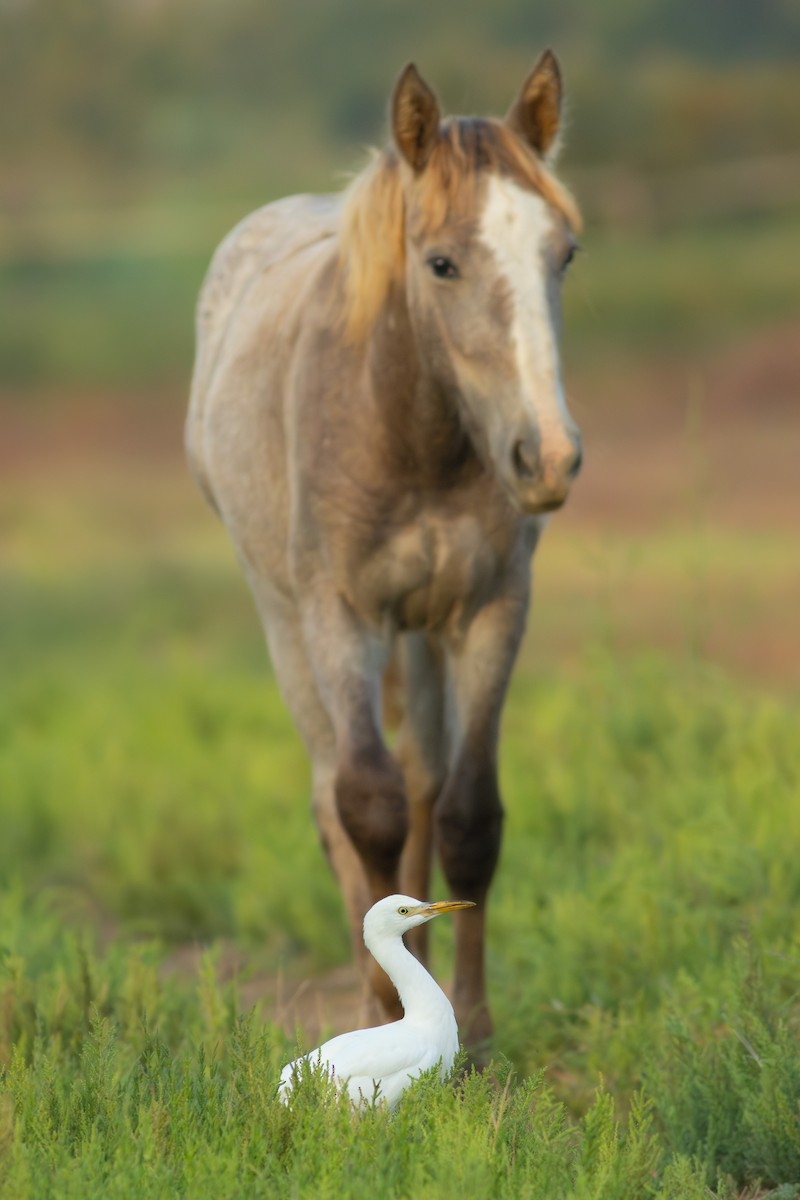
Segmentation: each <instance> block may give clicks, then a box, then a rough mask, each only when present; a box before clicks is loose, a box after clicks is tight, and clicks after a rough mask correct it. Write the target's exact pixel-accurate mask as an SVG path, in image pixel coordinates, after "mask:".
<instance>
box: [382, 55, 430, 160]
mask: <svg viewBox="0 0 800 1200" xmlns="http://www.w3.org/2000/svg"><path fill="white" fill-rule="evenodd" d="M438 130H439V104H438V101H437V99H436V97H435V96H434V94H433V92H432V91H431V89H430V88H429V87H428V85H427V83H426V82H425V80H424V79H423V78H422V76H421V75H420V73H419V71H418V70H417V68H416V67H415V66H414V64H413V63H409V64H408V66H407V67H406V68H405V69H404V70H403V72H402V74H401V75H400V78H399V79H398V81H397V83H396V84H395V86H394V92H393V94H392V135H393V137H394V140H395V144H396V146H397V149H398V150H399V151H400V153H401V154H402V156H403V158H404V159H405V160H406V162H407V163H409V164H410V165H411V166H412V167H413V168H414V170H415V171H421V170H422V168H423V167H424V166H425V164H426V163H427V161H428V159H429V158H430V156H431V151H432V150H433V147H434V145H435V143H436V135H437V133H438Z"/></svg>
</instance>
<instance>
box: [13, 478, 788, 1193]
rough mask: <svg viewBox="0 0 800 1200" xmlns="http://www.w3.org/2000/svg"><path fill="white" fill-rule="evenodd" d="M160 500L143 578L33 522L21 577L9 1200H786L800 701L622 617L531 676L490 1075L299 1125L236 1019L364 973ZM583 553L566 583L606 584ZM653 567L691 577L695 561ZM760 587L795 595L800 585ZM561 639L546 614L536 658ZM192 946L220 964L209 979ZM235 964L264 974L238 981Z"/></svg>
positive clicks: (276, 1040) (251, 1035)
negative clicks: (287, 992)
mask: <svg viewBox="0 0 800 1200" xmlns="http://www.w3.org/2000/svg"><path fill="white" fill-rule="evenodd" d="M115 486H117V487H119V481H118V482H117V484H116V485H115ZM163 502H164V497H163V495H159V493H158V490H157V489H156V490H155V491H153V492H152V493H151V496H150V503H151V504H152V506H153V511H152V512H149V509H147V511H145V509H146V508H147V506H143V505H142V503H141V500H140V502H139V509H138V510H137V512H136V521H137V522H138V529H139V535H140V537H141V538H142V539H143V541H142V545H144V544H145V543H146V542H147V544H149V545H150V549H149V551H148V557H147V558H146V559H145V560H143V561H140V562H139V564H138V565H137V564H136V563H135V562H134V561H133V560H132V559H131V558H130V550H129V548H128V549H126V548H125V546H123V547H122V548H121V547H120V546H116V547H111V546H107V545H106V534H105V533H104V532H103V530H104V522H105V521H110V524H111V525H116V527H117V528H122V525H121V523H120V513H119V512H117V513H116V514H112V516H111V517H109V514H108V511H107V510H108V507H109V506H108V505H106V504H104V503H100V504H98V506H97V511H96V512H95V514H94V516H93V517H92V518H91V521H89V519H88V518H86V516H85V514H84V515H82V516H81V517H80V518H79V519H76V521H75V523H74V525H72V524H70V520H69V517H68V510H69V504H68V505H67V506H66V509H67V512H66V513H65V512H64V511H60V510H59V506H58V505H55V504H54V503H53V501H52V500H51V501H46V500H43V499H42V498H41V497H39V500H38V504H39V512H38V515H37V511H36V506H35V505H31V506H29V507H28V513H29V516H28V523H29V524H28V528H27V531H26V532H27V535H28V536H26V537H23V538H21V539H20V542H19V545H18V547H17V550H16V551H15V552H12V554H11V555H10V558H9V564H10V565H9V569H8V570H7V574H6V578H5V579H4V586H3V589H2V599H1V600H0V605H1V606H2V612H1V613H0V616H2V620H1V621H0V631H2V632H1V633H0V636H1V637H2V654H3V661H4V663H5V664H6V675H5V686H4V689H3V693H2V700H1V701H0V794H2V796H3V810H4V823H3V838H2V839H0V879H2V880H3V887H2V894H0V929H2V936H1V937H0V946H1V948H0V1063H2V1069H3V1074H2V1081H1V1082H0V1180H2V1181H3V1182H2V1183H0V1188H1V1187H3V1185H4V1186H5V1192H4V1195H8V1196H9V1197H17V1196H19V1197H27V1196H31V1197H34V1196H76V1197H77V1196H80V1197H87V1198H89V1197H92V1196H94V1195H99V1194H100V1192H102V1193H103V1194H104V1195H107V1196H120V1197H122V1196H128V1195H131V1196H133V1195H137V1196H150V1195H152V1196H157V1195H176V1194H185V1195H196V1194H198V1190H202V1194H203V1195H207V1196H209V1197H216V1196H219V1197H224V1196H237V1195H241V1194H242V1192H243V1191H244V1192H246V1194H248V1195H253V1196H259V1195H264V1196H267V1195H269V1196H281V1195H285V1196H306V1195H307V1196H312V1195H313V1196H318V1195H334V1194H335V1195H342V1196H356V1195H359V1194H362V1192H363V1191H364V1190H366V1189H367V1188H369V1189H370V1190H371V1191H372V1192H374V1193H376V1194H382V1195H408V1196H414V1195H419V1194H423V1193H424V1194H425V1195H426V1196H432V1197H436V1196H442V1197H449V1196H452V1195H454V1194H456V1193H458V1192H460V1193H462V1194H463V1193H464V1192H465V1191H468V1192H469V1194H470V1195H476V1196H478V1195H485V1196H489V1195H501V1196H502V1195H508V1196H531V1197H542V1198H543V1200H552V1198H554V1197H559V1196H563V1197H576V1198H577V1197H590V1196H596V1197H598V1198H601V1197H602V1198H603V1200H606V1198H607V1197H616V1196H619V1197H625V1198H626V1200H628V1198H630V1197H637V1196H664V1197H667V1196H669V1197H674V1198H675V1200H687V1198H691V1197H694V1196H696V1197H698V1200H699V1198H700V1197H709V1196H711V1195H713V1196H717V1197H726V1198H728V1200H732V1198H733V1197H735V1196H738V1195H739V1193H740V1190H741V1189H742V1188H743V1187H746V1186H754V1185H755V1183H756V1181H760V1183H761V1185H762V1186H763V1187H764V1188H779V1189H781V1190H779V1191H778V1192H776V1193H775V1195H776V1196H778V1195H779V1196H781V1197H782V1198H783V1200H788V1198H789V1197H792V1196H795V1195H796V1194H797V1193H796V1189H795V1188H794V1187H793V1186H790V1185H794V1184H795V1183H796V1181H797V1180H798V1179H800V1127H799V1126H798V1106H799V1105H800V1055H798V1050H797V1037H798V1024H799V1023H800V1007H798V1002H797V995H798V984H797V981H798V962H800V916H798V914H800V905H799V904H798V899H800V873H798V869H797V854H796V847H797V844H798V840H800V812H798V808H797V805H796V803H795V800H796V796H797V793H798V784H799V783H800V779H799V778H798V775H799V774H800V772H799V771H798V761H797V754H796V730H797V720H798V716H799V715H800V713H798V708H797V704H796V702H795V701H793V700H791V699H790V698H786V697H784V698H783V699H782V700H778V699H773V698H770V697H769V696H768V695H763V694H759V693H757V692H755V691H754V690H752V689H750V688H748V687H747V686H745V685H744V684H742V683H741V682H739V683H737V682H735V681H734V680H732V679H731V678H728V677H723V676H720V675H718V674H717V673H715V672H713V671H712V670H711V669H710V668H708V667H707V666H705V665H704V664H703V663H702V661H701V660H700V659H698V657H697V654H696V652H695V648H694V643H693V641H692V638H691V637H690V636H689V635H688V634H687V638H686V649H685V651H684V652H683V653H679V654H676V655H675V656H674V657H673V658H672V659H671V660H665V659H663V658H659V657H654V656H647V655H643V654H642V653H641V652H638V651H636V652H633V653H627V654H626V653H622V654H620V653H619V652H618V651H617V650H616V648H615V647H614V644H613V643H614V636H615V635H614V631H613V629H610V628H608V627H607V624H606V623H604V622H605V621H606V617H607V618H608V620H613V619H614V618H613V614H606V617H603V616H602V614H601V615H600V616H599V617H598V618H597V623H596V625H595V629H594V633H593V634H591V636H590V637H589V640H588V642H586V643H585V644H584V648H583V651H582V654H581V655H580V657H579V659H578V660H577V661H576V662H575V663H574V665H573V666H572V668H571V669H570V670H567V671H565V670H564V667H563V664H560V665H559V666H558V668H557V669H553V668H551V667H548V666H547V665H546V664H547V658H546V656H545V665H542V663H541V662H539V663H538V664H537V665H536V666H535V667H534V666H533V658H534V657H535V656H532V655H527V656H526V657H525V659H524V660H523V663H522V668H521V670H520V672H519V673H518V675H517V677H516V681H515V684H514V688H513V692H512V696H511V700H510V704H509V708H508V711H507V719H506V724H505V734H504V742H503V777H504V787H505V795H506V799H507V806H508V817H507V837H506V842H505V848H504V852H503V861H502V864H501V869H500V873H499V876H498V880H497V886H496V888H495V891H494V894H493V902H492V908H491V934H490V959H489V977H490V982H491V994H492V1001H493V1006H494V1011H495V1016H496V1020H497V1030H498V1032H497V1038H496V1044H495V1054H496V1064H497V1065H496V1070H495V1072H494V1074H493V1075H492V1076H490V1077H488V1078H481V1077H475V1076H468V1077H467V1078H466V1079H465V1080H463V1081H461V1082H458V1083H456V1084H455V1086H454V1089H450V1088H445V1089H440V1088H439V1087H438V1086H436V1085H433V1084H431V1083H425V1084H422V1085H420V1087H419V1089H418V1090H417V1091H415V1093H414V1094H413V1095H411V1096H409V1097H408V1099H407V1101H406V1102H405V1103H404V1104H403V1106H402V1109H401V1111H400V1112H399V1114H398V1115H397V1116H396V1117H395V1118H393V1119H389V1118H388V1117H387V1116H386V1115H385V1114H383V1113H380V1112H378V1113H374V1114H369V1115H367V1116H366V1117H365V1118H363V1119H362V1120H361V1121H359V1122H358V1123H357V1124H354V1122H353V1121H352V1119H351V1117H350V1115H349V1113H348V1112H347V1110H346V1108H343V1107H342V1106H337V1105H335V1104H334V1105H330V1104H322V1103H321V1101H320V1098H319V1095H318V1092H317V1091H315V1090H314V1087H313V1085H311V1084H310V1085H309V1092H308V1094H307V1095H305V1096H304V1097H303V1099H302V1102H299V1103H298V1105H297V1107H296V1108H295V1109H294V1110H293V1111H291V1112H289V1111H286V1110H284V1109H283V1108H282V1107H280V1106H278V1105H277V1104H276V1103H275V1101H274V1098H273V1092H274V1085H275V1080H276V1077H277V1076H276V1073H277V1070H278V1068H279V1066H280V1064H281V1063H282V1062H283V1061H286V1058H287V1057H288V1056H289V1055H290V1053H291V1052H292V1050H293V1044H292V1043H291V1042H290V1041H289V1040H288V1039H287V1038H286V1036H285V1034H284V1033H283V1032H282V1031H281V1030H280V1029H278V1028H277V1027H276V1026H275V1025H273V1024H272V1023H270V1022H267V1023H264V1022H265V1018H266V1017H274V1010H273V1009H272V1008H271V1007H268V1008H266V1009H263V1010H257V1011H256V1012H255V1013H250V1012H249V1011H248V1010H247V1008H246V1006H243V1003H242V1001H241V999H240V989H243V988H244V987H245V986H246V984H247V982H248V980H250V979H256V980H257V979H259V978H261V977H266V976H268V975H272V974H274V972H275V970H276V968H280V970H281V972H283V973H285V975H286V976H287V977H288V978H292V979H300V978H303V977H304V976H307V975H309V974H312V973H314V972H317V971H319V970H320V969H323V968H325V967H326V966H329V965H332V964H334V963H337V962H343V961H346V960H347V958H348V955H349V950H348V939H347V934H346V930H345V926H344V919H343V914H342V910H341V903H340V900H339V897H338V894H337V891H336V888H335V886H334V883H333V881H332V879H331V878H330V876H329V874H328V871H327V868H326V867H325V865H324V861H323V857H322V854H321V851H320V850H319V848H318V846H317V843H316V838H315V834H314V831H313V826H312V821H311V819H310V816H309V813H308V806H307V801H306V792H307V786H308V768H307V764H306V761H305V757H304V754H303V751H302V748H301V746H300V744H299V742H298V740H297V738H296V735H295V734H294V733H293V731H292V728H291V724H290V721H289V719H288V717H287V715H286V713H285V710H284V709H283V706H282V703H281V701H280V698H279V696H278V694H277V690H276V688H275V686H274V683H272V682H271V679H270V675H269V669H268V666H267V664H266V656H265V652H264V649H263V646H262V642H261V636H260V631H259V629H258V625H257V622H256V620H255V617H254V615H253V613H252V611H251V609H250V605H249V602H248V598H247V596H246V593H245V589H244V585H243V583H242V581H241V580H240V578H239V575H238V572H236V570H235V568H234V566H233V565H232V563H231V562H230V558H229V557H228V555H227V552H226V551H225V548H224V543H223V541H222V536H221V534H220V535H219V539H218V540H217V541H215V540H214V539H213V537H212V538H211V539H210V540H209V539H206V540H204V541H198V540H196V539H195V540H193V538H192V537H191V536H190V535H191V521H190V523H189V525H186V526H181V524H180V521H181V516H180V505H174V506H173V510H172V511H174V512H176V513H177V514H178V516H177V522H178V523H177V525H176V529H175V530H174V531H173V535H169V533H168V536H167V540H166V541H163V540H162V541H161V542H159V541H158V540H156V541H155V543H152V542H150V541H149V537H150V530H151V529H152V530H154V531H155V530H157V529H158V528H159V519H158V511H162V509H163ZM60 507H61V509H63V505H62V506H60ZM123 510H124V504H123V503H121V507H120V511H123ZM47 511H50V513H51V515H50V517H49V518H47V520H49V521H50V527H49V533H48V532H47V530H46V529H44V530H43V528H42V525H41V522H42V521H44V520H45V517H44V516H43V514H44V513H46V512H47ZM193 511H194V510H193ZM56 514H57V515H56ZM8 515H9V514H8V512H6V513H5V517H6V518H7V517H8ZM195 515H196V514H195ZM184 519H185V514H184ZM203 519H204V520H207V519H208V518H207V517H206V514H204V513H203ZM54 521H55V522H57V524H55V525H54V524H53V522H54ZM87 526H88V529H87ZM81 528H82V529H83V542H82V543H81V541H80V540H79V539H76V538H74V537H73V536H72V531H73V530H75V529H81ZM205 528H206V526H205V525H204V529H205ZM56 530H59V531H60V532H59V533H58V536H57V537H56V536H55V531H56ZM207 532H210V530H207ZM128 536H130V530H128ZM161 536H162V539H163V537H164V534H163V530H162V534H161ZM169 536H174V537H175V539H176V542H178V543H179V544H180V545H181V546H182V547H183V551H182V553H178V552H177V551H176V549H175V546H174V545H173V544H171V543H170V541H169ZM743 536H744V535H743ZM48 539H49V541H48ZM47 544H52V547H53V551H54V552H53V553H52V554H50V555H49V556H48V557H47V559H46V560H45V557H44V555H43V549H44V547H45V546H46V545H47ZM554 544H555V543H554ZM128 545H130V543H128ZM570 545H571V544H570V542H569V539H567V540H566V541H564V540H563V539H562V541H561V542H560V543H559V547H560V548H559V549H558V556H557V558H556V559H555V560H554V561H555V562H557V563H558V564H559V571H560V572H561V573H562V574H563V572H564V571H566V572H567V574H568V575H569V573H570V571H579V569H580V568H579V564H580V563H581V561H582V560H583V559H584V557H585V547H584V546H582V545H581V544H580V543H575V544H574V545H572V548H571V549H570ZM56 546H58V547H59V549H58V550H56ZM737 546H738V549H735V548H732V547H731V546H728V548H727V550H725V551H724V553H723V552H722V551H721V557H720V563H719V564H716V566H715V564H713V563H712V564H711V565H712V568H713V569H717V568H719V569H734V567H735V562H738V561H740V560H741V559H742V558H743V556H744V554H745V549H744V548H743V546H742V545H741V544H739V543H737ZM723 549H724V548H723ZM753 549H754V550H756V549H757V547H756V546H754V547H753ZM632 553H633V552H632ZM648 553H649V554H650V556H651V558H652V560H653V561H652V562H651V563H649V565H648V571H649V572H650V573H651V574H654V577H660V578H661V579H662V581H664V584H663V586H668V584H669V580H671V579H677V580H679V581H680V580H683V578H684V577H683V573H682V571H681V570H680V569H679V560H680V559H681V556H682V555H684V553H685V547H684V548H682V544H681V543H679V542H678V543H676V544H675V545H674V546H671V544H670V542H669V541H668V540H666V539H665V540H664V541H663V542H662V543H660V545H659V546H656V545H653V544H651V545H650V547H649V551H648ZM676 556H677V557H676ZM729 559H730V560H731V561H730V563H729V564H728V568H726V567H725V564H726V562H728V560H729ZM758 561H759V562H760V563H761V570H762V571H763V572H766V573H767V574H768V575H769V573H770V572H773V573H774V572H776V571H777V572H778V575H780V572H781V571H782V569H783V565H782V564H783V562H784V561H785V555H784V554H782V553H781V552H780V551H779V550H778V549H776V548H774V552H771V554H759V556H758ZM148 563H149V565H146V564H148ZM778 575H776V576H775V578H776V579H777V578H778ZM673 586H674V584H673ZM557 608H558V605H557V603H556V602H555V601H554V600H553V599H552V598H551V599H550V600H548V597H547V593H546V592H545V595H544V597H543V599H542V605H541V607H540V614H539V618H540V619H539V621H537V622H536V623H535V625H534V640H536V639H537V638H539V637H541V638H543V639H544V640H546V639H547V637H548V636H549V635H550V634H549V632H548V631H553V630H555V631H557V629H558V622H559V621H562V620H563V613H561V612H558V611H556V609H557ZM579 615H580V614H579ZM580 623H582V624H584V623H585V622H584V621H583V618H581V622H580ZM441 886H442V885H441V881H440V882H439V887H441ZM435 933H436V937H435V941H434V953H435V969H436V971H437V973H438V974H440V975H441V976H444V977H446V975H447V973H448V970H449V967H448V962H449V951H450V942H449V937H448V933H447V931H446V930H441V929H438V930H435ZM187 941H190V942H191V941H194V942H199V943H200V944H201V945H204V946H206V947H207V948H208V949H207V953H206V955H205V957H204V959H203V963H202V966H201V968H200V970H199V973H197V974H195V973H194V972H193V971H191V970H189V969H188V968H183V969H181V968H180V967H179V965H178V963H179V961H180V955H179V954H178V951H179V950H180V948H181V947H182V946H183V945H185V944H186V942H187ZM231 947H235V948H236V951H237V954H238V956H239V957H240V959H241V960H242V961H243V962H244V963H246V966H245V967H242V968H241V969H240V971H239V975H238V978H237V979H236V980H235V981H234V982H232V983H230V984H225V985H223V984H221V983H220V982H218V964H219V962H220V955H221V954H222V953H223V952H225V951H226V950H229V949H230V948H231ZM176 955H177V957H176ZM268 990H269V989H267V991H268ZM265 994H266V993H265ZM300 1037H301V1040H302V1038H303V1034H302V1031H301V1033H300ZM506 1060H508V1061H509V1062H511V1063H513V1064H514V1067H515V1072H514V1073H513V1074H509V1066H508V1063H507V1062H506ZM504 1064H505V1065H504ZM201 1181H202V1182H201ZM709 1189H710V1190H709Z"/></svg>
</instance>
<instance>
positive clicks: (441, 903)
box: [420, 900, 475, 917]
mask: <svg viewBox="0 0 800 1200" xmlns="http://www.w3.org/2000/svg"><path fill="white" fill-rule="evenodd" d="M474 907H475V901H474V900H436V901H435V902H434V903H433V904H423V905H422V907H421V908H420V912H421V913H422V915H423V916H426V917H438V916H441V914H442V913H446V912H455V911H456V909H457V908H474Z"/></svg>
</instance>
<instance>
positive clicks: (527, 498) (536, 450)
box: [504, 430, 583, 513]
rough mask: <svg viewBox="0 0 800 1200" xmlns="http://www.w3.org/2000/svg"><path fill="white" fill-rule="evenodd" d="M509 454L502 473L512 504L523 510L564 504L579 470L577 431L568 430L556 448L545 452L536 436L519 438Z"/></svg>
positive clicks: (543, 509) (580, 457) (549, 509)
mask: <svg viewBox="0 0 800 1200" xmlns="http://www.w3.org/2000/svg"><path fill="white" fill-rule="evenodd" d="M509 457H510V464H509V465H508V467H507V469H506V471H505V472H504V476H505V483H506V490H507V491H508V493H509V495H510V497H511V500H512V503H513V504H514V507H515V508H518V509H519V510H520V511H521V512H525V513H544V512H552V511H553V510H554V509H556V508H560V507H561V505H562V504H563V503H564V501H565V500H566V498H567V496H568V495H569V490H570V487H571V485H572V481H573V479H574V478H575V476H576V475H577V474H578V472H579V471H580V469H581V464H582V462H583V448H582V446H581V439H580V434H579V433H578V432H577V430H576V431H575V432H571V433H570V434H569V435H568V436H566V437H565V438H564V440H563V444H562V445H561V446H560V447H559V448H558V449H557V450H549V451H544V452H543V451H542V448H541V445H540V441H539V438H538V437H532V436H529V437H525V438H518V439H516V440H515V441H514V442H513V443H512V446H511V451H510V455H509Z"/></svg>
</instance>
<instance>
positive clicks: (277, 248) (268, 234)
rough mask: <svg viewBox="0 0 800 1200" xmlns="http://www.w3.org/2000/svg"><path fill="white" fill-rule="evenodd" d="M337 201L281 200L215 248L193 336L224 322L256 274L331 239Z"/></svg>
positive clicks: (245, 220) (242, 224)
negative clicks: (197, 332) (229, 310)
mask: <svg viewBox="0 0 800 1200" xmlns="http://www.w3.org/2000/svg"><path fill="white" fill-rule="evenodd" d="M339 208H340V198H339V197H338V196H336V195H330V196H314V195H300V196H286V197H284V198H283V199H282V200H275V201H273V202H272V203H271V204H265V205H264V206H263V207H262V208H257V209H256V210H255V212H252V213H250V214H249V215H248V216H246V217H244V218H243V220H241V221H240V222H239V223H238V225H235V226H234V228H233V229H232V230H231V231H230V233H228V234H227V236H226V237H225V238H224V239H223V240H222V242H221V243H220V245H219V246H218V247H217V249H216V251H215V253H214V256H213V258H212V260H211V265H210V266H209V269H208V272H207V274H206V278H205V281H204V283H203V288H202V291H201V293H200V301H199V304H198V310H197V322H198V331H199V332H200V333H203V332H205V331H207V330H208V329H209V327H210V326H216V325H218V323H219V321H220V320H221V319H222V320H224V318H225V316H226V313H227V311H228V309H229V308H230V306H231V305H232V304H234V303H235V301H236V298H237V297H238V295H239V294H240V293H241V290H242V288H243V287H244V286H245V285H246V284H247V282H248V280H249V279H250V278H251V277H252V275H253V274H254V272H255V271H258V272H260V273H263V272H265V271H268V270H269V269H270V267H272V266H274V265H275V264H277V263H278V262H283V261H285V260H286V259H287V258H290V257H291V256H292V255H294V254H297V253H298V252H299V251H301V250H305V249H307V248H308V247H309V246H311V245H313V244H314V243H316V242H321V241H327V240H328V239H330V238H331V237H333V236H334V235H335V234H336V230H337V226H338V219H339Z"/></svg>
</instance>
